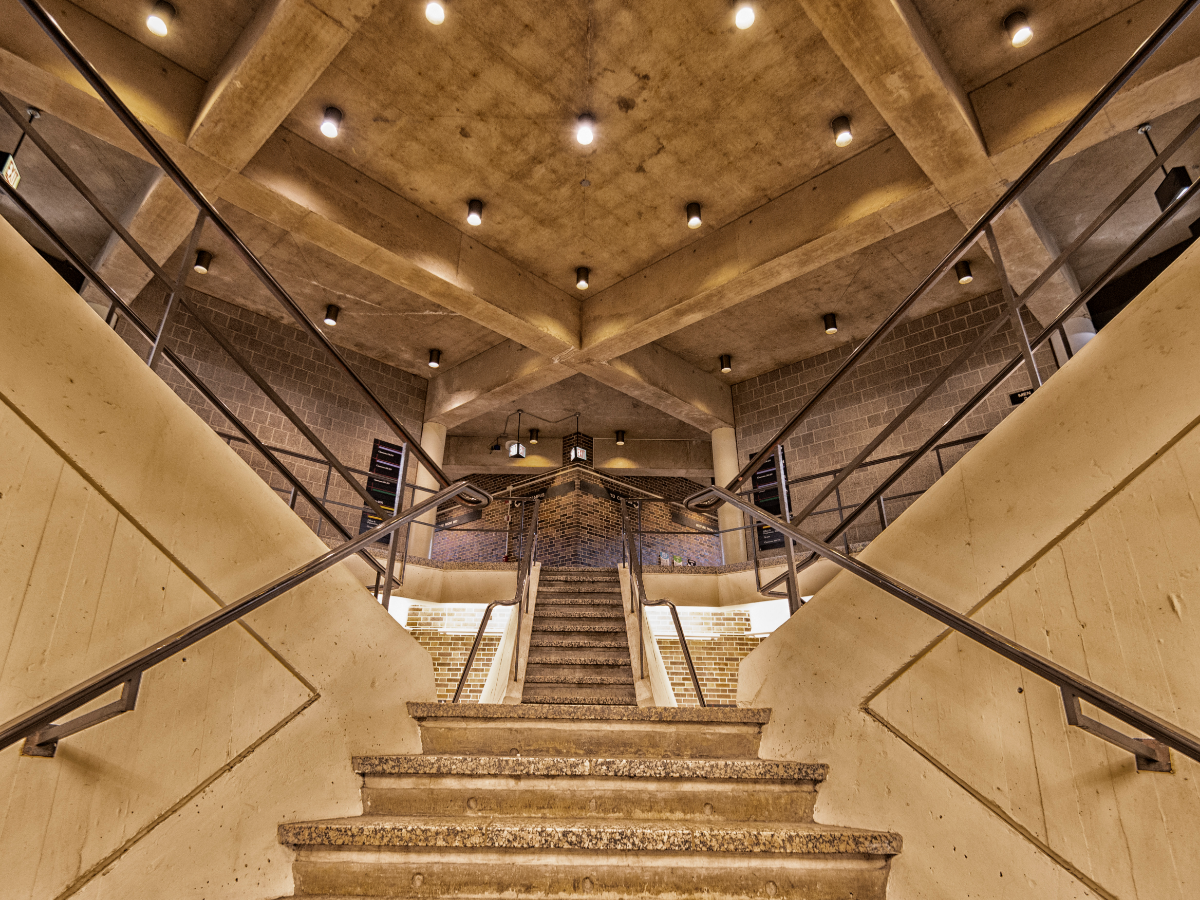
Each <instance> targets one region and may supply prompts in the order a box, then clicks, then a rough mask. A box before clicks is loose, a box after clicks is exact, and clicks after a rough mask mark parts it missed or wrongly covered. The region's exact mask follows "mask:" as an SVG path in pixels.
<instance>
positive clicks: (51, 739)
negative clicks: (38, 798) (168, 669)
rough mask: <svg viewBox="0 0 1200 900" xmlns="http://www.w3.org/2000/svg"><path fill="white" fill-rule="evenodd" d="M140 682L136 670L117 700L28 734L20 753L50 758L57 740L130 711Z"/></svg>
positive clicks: (56, 747)
mask: <svg viewBox="0 0 1200 900" xmlns="http://www.w3.org/2000/svg"><path fill="white" fill-rule="evenodd" d="M141 684H142V673H141V672H138V673H137V674H136V675H134V676H133V677H131V678H130V679H129V680H128V681H126V682H125V683H124V684H122V685H121V697H120V699H119V700H114V701H113V702H112V703H109V704H108V705H106V706H102V707H100V708H99V709H94V710H92V711H91V712H90V713H84V714H83V715H82V716H80V717H79V718H77V719H72V720H71V721H70V722H66V723H64V724H62V725H48V726H46V727H45V728H43V729H42V730H41V731H39V732H38V733H37V734H34V735H30V736H29V737H27V738H25V744H24V746H22V747H21V755H22V756H41V757H45V758H47V759H48V758H51V757H53V756H54V754H55V753H56V752H57V751H58V742H59V741H61V740H62V739H63V738H65V737H70V736H71V735H73V734H77V733H78V732H80V731H83V730H84V729H85V728H91V727H92V726H93V725H99V724H100V723H101V722H107V721H108V720H109V719H112V718H114V717H116V716H119V715H121V713H127V712H129V711H131V710H132V709H133V707H134V706H135V705H136V704H137V695H138V688H139V687H141Z"/></svg>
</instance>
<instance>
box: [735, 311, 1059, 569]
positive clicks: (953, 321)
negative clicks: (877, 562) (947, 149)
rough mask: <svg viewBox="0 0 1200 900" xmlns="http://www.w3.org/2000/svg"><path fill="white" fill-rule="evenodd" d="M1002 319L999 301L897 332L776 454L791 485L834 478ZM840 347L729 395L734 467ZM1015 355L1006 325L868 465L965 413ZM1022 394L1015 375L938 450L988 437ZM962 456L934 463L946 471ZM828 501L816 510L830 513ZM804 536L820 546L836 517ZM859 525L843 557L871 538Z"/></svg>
mask: <svg viewBox="0 0 1200 900" xmlns="http://www.w3.org/2000/svg"><path fill="white" fill-rule="evenodd" d="M1003 309H1004V302H1003V297H1002V296H1001V295H1000V294H999V293H995V294H990V295H988V296H985V297H981V298H978V299H975V300H971V301H967V302H964V303H960V304H958V305H956V306H952V307H949V308H947V309H944V310H942V311H941V312H938V313H934V314H931V315H928V316H924V317H923V318H919V319H914V320H912V321H910V322H906V323H903V324H901V325H899V326H898V327H897V328H896V329H895V330H894V331H893V332H892V333H891V334H890V335H889V336H888V337H887V338H886V339H885V340H884V341H883V342H882V343H881V344H880V346H879V347H877V348H876V349H875V350H874V351H872V352H871V353H870V354H869V355H868V356H867V357H866V358H865V360H864V361H863V362H861V363H860V364H859V366H858V367H857V369H856V370H855V371H854V372H853V373H852V374H851V375H850V377H849V379H848V380H847V381H846V382H844V383H843V384H842V385H840V386H839V387H838V388H836V389H835V390H834V391H833V392H832V393H831V395H830V396H829V397H828V398H826V399H825V400H824V401H823V402H822V403H821V404H820V405H819V406H818V407H817V408H816V409H815V410H814V415H812V416H811V417H810V418H809V420H808V422H807V423H806V424H805V425H803V426H802V427H801V428H800V429H799V430H798V431H797V432H796V433H795V434H793V435H792V436H791V437H790V438H789V439H788V441H787V444H786V448H785V452H786V457H787V466H788V475H789V477H791V478H796V477H799V476H803V475H807V474H815V473H818V472H823V471H829V470H832V469H836V468H838V467H840V466H842V465H844V464H845V463H847V462H849V461H850V460H851V459H852V458H853V457H854V456H855V455H856V454H857V453H858V452H859V451H860V450H861V449H862V448H863V447H864V446H865V445H866V444H867V442H868V441H869V440H870V439H871V438H872V437H874V435H875V434H876V433H878V431H879V429H880V428H882V427H883V426H884V425H885V424H887V422H888V421H890V419H891V418H892V417H894V416H895V415H896V414H897V413H899V412H900V410H902V409H903V408H904V406H905V405H906V404H907V403H909V402H910V401H911V400H912V399H913V398H914V397H915V396H916V395H917V394H919V393H920V391H921V389H922V388H923V387H924V386H925V385H926V384H928V383H929V381H930V380H932V379H933V378H934V376H935V375H936V373H937V372H938V371H939V370H940V368H941V367H942V366H944V365H946V364H947V363H949V362H950V361H951V360H952V359H953V358H954V357H955V356H956V355H957V354H958V353H959V352H960V351H961V350H962V349H963V347H965V346H966V345H967V344H969V343H970V342H971V341H972V340H974V339H975V337H976V336H977V335H978V334H979V332H980V331H981V330H982V329H983V328H984V327H985V326H986V325H987V324H988V323H990V322H991V321H992V319H993V318H994V317H995V316H997V315H999V314H1000V313H1001V312H1002V311H1003ZM1025 322H1026V330H1027V331H1028V332H1029V333H1030V334H1036V332H1037V331H1038V330H1040V326H1038V325H1037V324H1036V322H1035V321H1034V320H1033V319H1032V317H1029V316H1026V319H1025ZM851 350H852V347H851V346H849V345H846V346H842V347H839V348H838V349H836V350H832V351H830V352H829V353H824V354H821V355H819V356H814V357H812V358H810V359H806V360H803V361H801V362H798V363H794V364H792V365H789V366H784V367H783V368H781V369H776V370H775V371H773V372H767V373H765V374H763V375H759V376H757V377H755V378H751V379H749V380H747V381H743V382H741V383H739V384H736V385H734V387H733V404H734V416H735V427H736V433H737V444H738V453H739V458H740V459H741V461H742V463H743V464H745V463H747V462H749V461H750V458H751V456H752V454H753V453H754V452H755V451H757V450H759V449H761V448H762V446H763V445H764V444H766V442H767V441H769V440H770V439H771V438H772V437H773V436H774V435H775V434H776V433H777V432H778V431H779V429H780V428H782V427H783V426H784V425H785V424H786V423H787V421H788V419H790V418H791V416H792V415H794V414H795V412H796V411H797V410H798V409H799V408H800V406H801V404H802V403H803V402H804V400H805V399H806V398H807V397H809V396H811V395H812V394H813V393H814V392H815V391H816V390H817V388H819V387H820V385H821V384H822V383H823V382H824V381H825V380H826V379H827V378H828V377H829V376H830V375H832V374H833V372H834V371H836V370H837V368H838V366H840V365H841V364H842V362H843V361H844V360H845V358H846V357H847V356H848V355H849V354H850V352H851ZM1018 352H1019V346H1018V344H1017V341H1016V332H1015V329H1014V328H1013V327H1012V324H1011V322H1008V321H1006V322H1005V324H1004V325H1003V326H1002V328H1001V330H1000V331H999V332H997V334H995V335H993V336H992V338H991V339H990V340H989V341H988V342H987V343H986V344H985V345H984V348H983V351H982V352H979V353H976V354H975V355H974V357H973V358H972V359H970V360H968V361H967V363H966V364H965V365H964V366H963V367H962V368H961V369H960V370H959V371H958V373H957V374H955V375H953V376H952V377H951V378H950V379H949V380H948V381H947V382H946V383H945V384H944V385H942V387H941V388H939V389H938V391H937V392H935V393H934V395H933V396H932V397H930V398H929V399H928V400H927V401H926V402H925V404H924V405H923V406H922V407H921V408H920V409H919V410H918V411H917V412H916V413H914V415H913V416H912V418H910V419H909V420H908V421H907V422H906V423H905V424H904V425H902V426H901V427H900V428H899V430H898V431H897V432H896V433H895V434H894V435H892V436H891V437H890V438H889V439H888V440H887V441H885V442H884V444H883V445H882V446H881V447H880V448H879V449H878V450H877V451H876V452H875V454H874V455H873V456H872V457H871V458H872V459H880V458H884V457H888V456H892V455H895V454H898V453H904V452H906V451H911V450H915V449H916V448H917V447H918V446H920V444H921V443H922V442H923V441H924V440H925V439H926V438H928V436H929V435H930V434H932V433H933V432H934V431H935V430H936V429H937V428H938V427H939V426H940V425H941V424H942V423H943V422H945V420H946V418H947V417H948V416H949V415H950V414H951V413H952V412H953V411H955V410H956V409H958V408H959V407H960V406H961V405H962V404H963V403H965V402H966V401H967V400H968V399H969V398H970V397H971V396H972V395H973V394H974V393H975V392H976V391H977V390H978V389H979V388H980V387H981V386H982V385H983V384H984V382H986V381H987V380H988V379H989V378H991V377H992V375H993V374H994V373H995V372H996V371H997V369H999V367H1000V365H1001V364H1002V363H1004V362H1005V361H1007V360H1008V359H1010V358H1011V357H1012V356H1014V355H1015V354H1016V353H1018ZM1036 359H1037V363H1038V367H1039V370H1040V371H1041V373H1042V378H1043V380H1044V379H1046V378H1048V377H1049V376H1050V375H1051V374H1052V373H1053V372H1054V371H1055V363H1054V357H1053V355H1052V353H1051V351H1050V348H1049V347H1048V346H1045V347H1044V348H1043V349H1042V350H1041V351H1039V353H1038V354H1037V355H1036ZM1028 386H1029V380H1028V376H1027V374H1026V372H1025V369H1024V367H1023V366H1022V367H1021V368H1019V369H1018V370H1017V371H1016V372H1014V374H1013V375H1011V376H1010V377H1009V378H1008V379H1006V381H1005V382H1004V383H1003V384H1002V385H1001V386H1000V387H999V388H997V389H996V390H995V391H993V392H992V394H991V396H990V397H989V398H988V399H987V400H986V401H985V402H984V403H982V404H980V406H979V407H978V408H977V409H976V411H975V412H973V413H972V414H971V415H970V416H968V417H967V418H966V419H965V420H964V421H963V422H962V423H960V424H959V425H958V427H956V428H955V429H954V430H953V431H952V432H951V433H950V434H949V435H947V437H946V440H947V441H951V440H956V439H958V438H963V437H967V436H970V435H974V434H982V433H986V432H988V431H990V430H991V429H992V428H995V427H996V425H998V424H999V423H1000V421H1001V420H1002V419H1003V418H1004V417H1005V416H1006V415H1008V413H1009V412H1011V411H1012V409H1013V407H1012V405H1011V404H1010V402H1009V398H1008V395H1009V393H1010V392H1014V391H1019V390H1023V389H1025V388H1027V387H1028ZM967 449H969V447H964V448H956V449H951V450H948V451H945V452H944V453H943V464H944V466H945V468H947V469H948V468H949V466H950V464H952V463H953V462H954V461H955V460H956V459H958V458H959V457H961V456H962V454H963V453H964V452H965V451H966V450H967ZM897 465H899V463H898V462H897V463H886V464H881V465H878V466H874V467H870V468H869V469H867V470H866V471H865V472H864V471H860V472H859V473H856V474H855V475H854V476H851V478H850V479H848V480H847V482H846V483H845V484H844V485H843V486H842V489H841V492H842V502H843V504H844V505H845V506H848V507H850V506H853V505H854V504H856V503H858V502H859V501H861V500H862V499H863V498H864V497H866V496H867V495H868V494H869V493H870V491H871V490H872V489H873V488H874V487H875V485H876V484H878V483H879V481H881V480H882V479H883V478H884V477H885V476H886V474H888V473H889V472H891V471H892V469H893V468H894V467H895V466H897ZM939 474H940V470H939V467H938V463H937V459H936V457H935V456H934V455H933V454H929V455H928V456H927V457H926V458H925V459H923V460H921V461H920V462H918V463H917V464H916V465H915V466H914V467H913V469H912V470H911V471H910V472H909V473H908V474H907V475H905V476H904V477H903V478H902V479H901V480H900V481H899V482H898V483H897V484H896V485H895V486H894V487H893V488H892V489H891V490H890V491H889V493H888V496H889V497H891V496H893V495H900V494H905V493H910V492H911V493H916V492H920V491H923V490H925V489H927V488H928V487H930V486H931V485H932V484H933V482H934V481H936V479H937V478H938V477H939ZM826 483H828V482H827V480H824V479H822V480H819V481H814V482H810V483H808V484H802V485H796V486H794V487H793V488H792V494H791V498H792V508H793V510H799V509H801V508H803V506H804V505H805V504H806V503H807V502H808V501H809V500H810V499H811V498H812V497H813V496H815V494H816V491H817V490H818V489H819V488H820V487H821V486H823V485H824V484H826ZM913 499H915V498H904V499H897V500H893V501H890V502H887V503H886V509H887V515H888V520H889V521H891V520H892V519H894V518H895V517H896V516H898V515H899V514H900V513H901V512H903V510H904V509H905V508H906V507H907V506H908V504H910V503H911V502H912V501H913ZM834 501H835V498H834V497H830V498H829V500H827V501H826V502H825V503H824V504H822V506H821V509H826V508H831V507H833V506H834V505H835V502H834ZM808 521H809V525H808V527H809V528H810V529H811V530H812V531H814V532H818V533H820V534H821V536H824V534H825V533H827V532H828V531H830V530H831V529H833V528H834V527H835V526H836V525H837V523H838V522H839V518H838V514H837V512H836V511H831V512H826V513H824V514H820V515H814V516H812V518H810V519H809V520H808ZM860 522H861V523H862V524H856V525H855V526H853V527H852V528H851V529H850V531H849V533H848V535H847V539H848V542H849V543H850V544H851V546H852V547H856V546H860V545H861V544H862V543H863V542H865V541H867V540H870V538H872V537H874V536H875V534H877V533H878V531H879V529H880V524H879V519H878V516H877V515H876V514H870V513H869V514H865V515H864V516H863V517H862V519H861V520H860Z"/></svg>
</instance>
